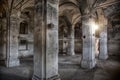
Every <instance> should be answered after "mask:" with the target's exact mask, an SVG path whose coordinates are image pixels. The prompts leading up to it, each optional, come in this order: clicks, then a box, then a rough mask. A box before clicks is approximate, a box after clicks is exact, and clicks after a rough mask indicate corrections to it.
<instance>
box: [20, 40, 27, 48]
mask: <svg viewBox="0 0 120 80" xmlns="http://www.w3.org/2000/svg"><path fill="white" fill-rule="evenodd" d="M19 50H28V41H27V40H20V41H19Z"/></svg>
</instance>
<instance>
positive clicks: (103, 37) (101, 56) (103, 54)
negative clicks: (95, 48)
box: [99, 26, 108, 60]
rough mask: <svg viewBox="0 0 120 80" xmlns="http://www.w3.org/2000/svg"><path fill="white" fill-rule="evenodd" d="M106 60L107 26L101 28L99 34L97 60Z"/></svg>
mask: <svg viewBox="0 0 120 80" xmlns="http://www.w3.org/2000/svg"><path fill="white" fill-rule="evenodd" d="M107 58H108V49H107V26H105V27H103V29H102V30H101V32H100V53H99V59H102V60H106V59H107Z"/></svg>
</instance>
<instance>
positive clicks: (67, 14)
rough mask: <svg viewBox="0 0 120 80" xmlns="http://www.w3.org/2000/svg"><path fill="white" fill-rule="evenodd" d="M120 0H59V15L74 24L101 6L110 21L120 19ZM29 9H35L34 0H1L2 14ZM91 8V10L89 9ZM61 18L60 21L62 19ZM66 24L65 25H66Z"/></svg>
mask: <svg viewBox="0 0 120 80" xmlns="http://www.w3.org/2000/svg"><path fill="white" fill-rule="evenodd" d="M119 5H120V0H59V17H60V19H61V20H64V21H62V22H66V24H69V23H70V25H73V24H76V23H78V22H80V21H81V17H82V16H83V13H87V12H88V13H89V12H90V11H91V12H92V11H93V12H95V11H96V10H97V9H99V8H101V9H102V10H103V12H104V15H105V16H106V17H107V18H108V19H109V20H110V21H114V20H115V21H116V20H119V21H120V15H119V14H120V7H119ZM8 8H10V10H14V11H13V13H15V11H18V10H19V11H21V12H22V11H23V12H24V11H27V10H31V9H32V10H33V9H34V0H0V16H1V17H2V16H5V12H6V10H7V9H8ZM87 9H89V10H87ZM61 20H60V21H61ZM66 24H65V25H66Z"/></svg>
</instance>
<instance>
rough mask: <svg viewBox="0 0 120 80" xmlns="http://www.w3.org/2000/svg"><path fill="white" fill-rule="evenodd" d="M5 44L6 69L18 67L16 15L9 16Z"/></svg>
mask: <svg viewBox="0 0 120 80" xmlns="http://www.w3.org/2000/svg"><path fill="white" fill-rule="evenodd" d="M8 29H9V30H8V36H7V37H8V40H7V41H8V44H7V61H6V66H7V67H13V66H18V65H19V64H20V63H19V59H18V18H17V16H16V15H14V14H13V15H11V16H10V28H8Z"/></svg>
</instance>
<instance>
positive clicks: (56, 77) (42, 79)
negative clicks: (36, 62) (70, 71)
mask: <svg viewBox="0 0 120 80" xmlns="http://www.w3.org/2000/svg"><path fill="white" fill-rule="evenodd" d="M32 80H61V79H60V77H59V75H56V76H53V77H51V78H40V77H39V76H36V75H33V77H32Z"/></svg>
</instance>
